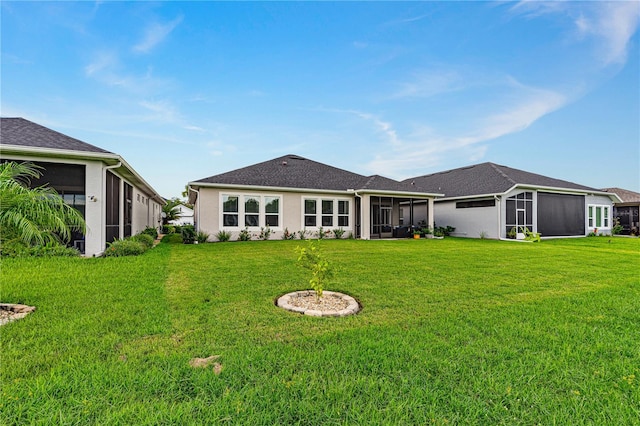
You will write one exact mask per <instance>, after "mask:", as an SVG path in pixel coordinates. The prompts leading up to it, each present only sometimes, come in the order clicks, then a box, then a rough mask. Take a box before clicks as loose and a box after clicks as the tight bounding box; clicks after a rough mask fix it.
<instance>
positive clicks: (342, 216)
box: [338, 200, 349, 226]
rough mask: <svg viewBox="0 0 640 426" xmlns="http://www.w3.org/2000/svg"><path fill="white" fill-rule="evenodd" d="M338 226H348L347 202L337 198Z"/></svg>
mask: <svg viewBox="0 0 640 426" xmlns="http://www.w3.org/2000/svg"><path fill="white" fill-rule="evenodd" d="M338 226H349V202H348V201H346V200H345V201H342V200H338Z"/></svg>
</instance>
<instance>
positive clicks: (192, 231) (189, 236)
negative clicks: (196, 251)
mask: <svg viewBox="0 0 640 426" xmlns="http://www.w3.org/2000/svg"><path fill="white" fill-rule="evenodd" d="M181 228H182V229H181V230H180V235H182V243H183V244H193V243H194V242H195V241H196V228H195V227H194V226H193V225H184V226H182V227H181Z"/></svg>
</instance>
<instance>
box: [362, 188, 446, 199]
mask: <svg viewBox="0 0 640 426" xmlns="http://www.w3.org/2000/svg"><path fill="white" fill-rule="evenodd" d="M355 192H357V193H359V194H370V195H389V196H393V197H403V198H436V197H444V194H432V193H428V192H402V191H385V190H379V191H378V190H375V189H356V190H355Z"/></svg>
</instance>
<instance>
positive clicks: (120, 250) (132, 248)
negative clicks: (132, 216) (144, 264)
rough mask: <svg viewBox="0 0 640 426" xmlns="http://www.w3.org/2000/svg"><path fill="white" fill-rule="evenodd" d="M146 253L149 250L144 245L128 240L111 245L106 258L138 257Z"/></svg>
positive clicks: (105, 253) (116, 241)
mask: <svg viewBox="0 0 640 426" xmlns="http://www.w3.org/2000/svg"><path fill="white" fill-rule="evenodd" d="M145 251H147V248H146V247H145V246H144V244H143V243H141V242H140V241H135V240H132V239H130V238H127V239H124V240H115V241H114V242H112V243H110V244H109V247H108V248H107V250H106V251H105V252H104V255H105V257H121V256H137V255H140V254H142V253H144V252H145Z"/></svg>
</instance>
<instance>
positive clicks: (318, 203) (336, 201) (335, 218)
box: [300, 195, 353, 230]
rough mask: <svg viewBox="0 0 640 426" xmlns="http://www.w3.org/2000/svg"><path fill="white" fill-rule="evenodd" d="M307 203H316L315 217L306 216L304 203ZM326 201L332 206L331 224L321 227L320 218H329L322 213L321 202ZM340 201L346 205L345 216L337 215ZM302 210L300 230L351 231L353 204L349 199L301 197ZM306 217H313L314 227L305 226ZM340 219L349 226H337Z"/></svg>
mask: <svg viewBox="0 0 640 426" xmlns="http://www.w3.org/2000/svg"><path fill="white" fill-rule="evenodd" d="M307 201H315V203H316V212H315V215H308V214H306V202H307ZM327 201H331V202H332V203H333V204H332V213H331V218H332V219H331V223H332V225H330V226H323V225H322V217H323V216H329V215H326V214H323V213H322V203H323V202H327ZM340 201H346V202H347V203H349V204H348V208H347V214H339V213H338V211H339V210H338V208H339V202H340ZM301 205H302V208H301V209H300V210H301V212H300V213H301V219H300V220H301V222H300V223H301V224H302V229H312V230H317V229H318V228H324V229H340V228H342V229H345V230H351V229H352V225H351V223H352V222H353V219H352V218H353V215H352V211H353V210H352V209H353V202H352V199H351V198H344V197H326V196H321V195H319V196H303V197H302V203H301ZM307 216H315V219H316V225H315V226H307V225H306V217H307ZM340 217H346V218H347V222H348V223H349V225H347V226H341V225H339V222H340Z"/></svg>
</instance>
